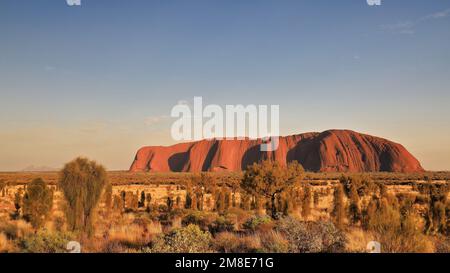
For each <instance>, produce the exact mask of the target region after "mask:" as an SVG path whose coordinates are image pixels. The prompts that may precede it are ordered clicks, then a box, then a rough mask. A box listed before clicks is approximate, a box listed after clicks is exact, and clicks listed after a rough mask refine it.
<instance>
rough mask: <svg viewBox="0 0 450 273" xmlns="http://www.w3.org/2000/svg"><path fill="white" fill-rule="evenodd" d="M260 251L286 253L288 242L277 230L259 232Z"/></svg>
mask: <svg viewBox="0 0 450 273" xmlns="http://www.w3.org/2000/svg"><path fill="white" fill-rule="evenodd" d="M260 238H261V245H262V252H266V253H288V252H289V242H288V241H287V240H286V239H285V238H284V237H283V235H282V234H281V233H279V232H277V231H269V232H264V233H260Z"/></svg>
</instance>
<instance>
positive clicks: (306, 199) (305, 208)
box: [302, 185, 311, 219]
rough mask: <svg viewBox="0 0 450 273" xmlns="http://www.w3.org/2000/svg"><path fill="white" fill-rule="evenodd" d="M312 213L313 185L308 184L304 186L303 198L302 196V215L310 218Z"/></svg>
mask: <svg viewBox="0 0 450 273" xmlns="http://www.w3.org/2000/svg"><path fill="white" fill-rule="evenodd" d="M310 214H311V186H310V185H306V186H305V187H304V192H303V198H302V217H303V218H304V219H308V217H309V215H310Z"/></svg>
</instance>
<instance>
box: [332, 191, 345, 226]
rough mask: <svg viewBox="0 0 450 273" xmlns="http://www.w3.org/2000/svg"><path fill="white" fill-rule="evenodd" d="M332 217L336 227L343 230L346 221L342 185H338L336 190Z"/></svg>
mask: <svg viewBox="0 0 450 273" xmlns="http://www.w3.org/2000/svg"><path fill="white" fill-rule="evenodd" d="M332 217H333V222H334V224H335V225H336V227H338V228H340V229H342V228H343V227H344V221H345V203H344V189H343V187H342V185H337V186H336V188H335V189H334V197H333V212H332Z"/></svg>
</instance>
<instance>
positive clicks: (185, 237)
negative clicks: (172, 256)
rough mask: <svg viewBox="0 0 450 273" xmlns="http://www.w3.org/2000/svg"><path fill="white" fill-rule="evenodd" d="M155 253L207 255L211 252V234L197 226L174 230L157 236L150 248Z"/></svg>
mask: <svg viewBox="0 0 450 273" xmlns="http://www.w3.org/2000/svg"><path fill="white" fill-rule="evenodd" d="M151 252H155V253H207V252H211V234H210V233H209V232H207V231H202V230H201V229H200V228H199V227H198V226H197V225H188V226H187V227H182V228H178V229H174V230H173V231H171V232H169V233H168V234H166V235H162V236H159V237H158V238H157V239H156V240H155V242H154V243H153V246H152V248H151Z"/></svg>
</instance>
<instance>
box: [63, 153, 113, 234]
mask: <svg viewBox="0 0 450 273" xmlns="http://www.w3.org/2000/svg"><path fill="white" fill-rule="evenodd" d="M106 184H107V176H106V171H105V168H104V167H103V166H101V165H99V164H97V163H96V162H95V161H90V160H88V159H86V158H81V157H79V158H76V159H75V160H73V161H71V162H69V163H67V164H66V165H65V166H64V168H63V169H62V171H61V173H60V179H59V186H60V188H61V189H62V192H63V194H64V197H65V199H66V201H67V210H66V217H67V223H68V226H69V228H70V229H71V230H73V231H80V232H84V233H86V234H87V235H88V236H91V235H92V234H93V231H94V226H93V220H94V219H93V218H94V210H95V208H96V207H97V205H98V203H99V201H100V197H101V195H102V191H103V189H104V187H105V185H106Z"/></svg>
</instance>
